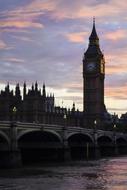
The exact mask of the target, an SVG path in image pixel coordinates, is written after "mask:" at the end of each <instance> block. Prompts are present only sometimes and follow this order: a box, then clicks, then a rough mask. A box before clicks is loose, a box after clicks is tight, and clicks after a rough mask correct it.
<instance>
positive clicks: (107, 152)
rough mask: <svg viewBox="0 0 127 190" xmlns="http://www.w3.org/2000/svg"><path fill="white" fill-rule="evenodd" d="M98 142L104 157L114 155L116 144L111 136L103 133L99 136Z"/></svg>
mask: <svg viewBox="0 0 127 190" xmlns="http://www.w3.org/2000/svg"><path fill="white" fill-rule="evenodd" d="M97 144H98V147H99V150H100V154H101V156H102V157H103V156H104V157H105V156H111V155H112V153H113V151H114V144H113V140H112V138H111V137H110V136H106V135H101V136H100V137H98V138H97Z"/></svg>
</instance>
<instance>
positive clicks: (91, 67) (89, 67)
mask: <svg viewBox="0 0 127 190" xmlns="http://www.w3.org/2000/svg"><path fill="white" fill-rule="evenodd" d="M86 68H87V71H89V72H92V71H94V70H95V69H96V63H94V62H91V63H88V64H87V67H86Z"/></svg>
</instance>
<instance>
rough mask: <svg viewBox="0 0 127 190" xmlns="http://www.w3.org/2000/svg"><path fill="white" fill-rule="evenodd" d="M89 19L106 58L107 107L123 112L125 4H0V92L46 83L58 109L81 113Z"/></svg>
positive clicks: (28, 0)
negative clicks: (18, 84)
mask: <svg viewBox="0 0 127 190" xmlns="http://www.w3.org/2000/svg"><path fill="white" fill-rule="evenodd" d="M93 16H95V18H96V29H97V33H98V36H99V38H100V46H101V49H102V51H103V53H104V55H105V60H106V79H105V103H106V107H107V109H108V111H109V112H111V113H113V112H116V113H118V114H120V113H125V112H126V111H127V1H126V0H122V1H119V0H107V1H104V0H0V84H1V85H0V88H4V86H5V84H6V83H7V82H8V81H10V84H11V85H12V87H13V85H15V84H16V83H17V82H19V83H20V86H22V85H23V82H24V81H26V82H27V85H28V86H30V85H31V84H32V83H34V82H35V81H36V80H37V81H38V83H39V86H40V87H42V85H43V82H45V84H46V86H47V87H48V88H47V91H48V92H49V93H55V96H56V102H57V105H62V104H63V106H67V107H68V108H69V107H71V106H72V103H73V101H74V102H75V103H76V108H79V109H80V110H82V94H83V93H82V87H83V80H82V58H83V53H84V51H85V50H86V49H87V46H88V38H89V35H90V33H91V30H92V19H93ZM62 102H63V103H62Z"/></svg>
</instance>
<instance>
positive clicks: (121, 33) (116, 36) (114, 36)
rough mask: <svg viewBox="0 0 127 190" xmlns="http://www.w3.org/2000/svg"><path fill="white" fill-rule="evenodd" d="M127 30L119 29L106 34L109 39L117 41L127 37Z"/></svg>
mask: <svg viewBox="0 0 127 190" xmlns="http://www.w3.org/2000/svg"><path fill="white" fill-rule="evenodd" d="M126 36H127V31H126V30H117V31H114V32H109V33H107V34H106V35H105V37H106V38H107V39H109V40H113V41H117V40H121V39H123V38H126Z"/></svg>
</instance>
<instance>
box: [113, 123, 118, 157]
mask: <svg viewBox="0 0 127 190" xmlns="http://www.w3.org/2000/svg"><path fill="white" fill-rule="evenodd" d="M113 136H114V146H115V147H114V148H115V156H116V155H118V149H117V143H116V124H115V123H114V125H113Z"/></svg>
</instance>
